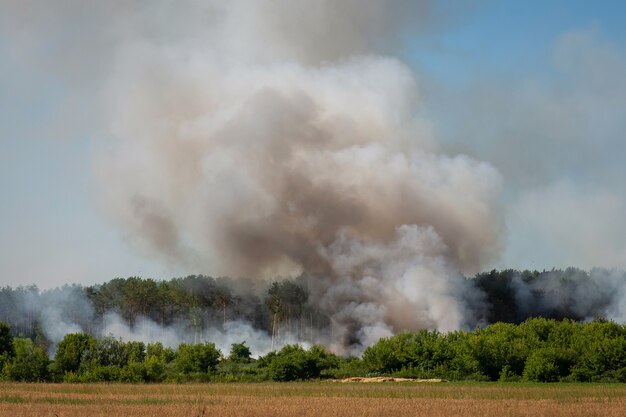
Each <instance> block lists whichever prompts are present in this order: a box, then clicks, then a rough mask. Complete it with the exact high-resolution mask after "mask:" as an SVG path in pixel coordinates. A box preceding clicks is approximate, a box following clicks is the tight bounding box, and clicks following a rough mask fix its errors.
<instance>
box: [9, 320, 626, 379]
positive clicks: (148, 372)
mask: <svg viewBox="0 0 626 417" xmlns="http://www.w3.org/2000/svg"><path fill="white" fill-rule="evenodd" d="M7 327H8V326H6V325H5V324H4V323H0V333H2V332H4V333H7V330H8V329H7ZM0 335H1V334H0ZM2 349H3V351H2V352H1V353H0V366H1V374H0V375H1V377H2V378H3V379H6V380H13V381H67V382H92V381H120V382H160V381H208V380H216V381H262V380H274V381H293V380H308V379H316V378H336V377H346V376H368V375H369V376H371V375H394V376H402V377H417V378H446V379H450V380H480V381H484V380H491V381H496V380H499V381H521V380H525V381H537V382H555V381H618V382H626V326H624V325H619V324H616V323H614V322H606V321H594V322H588V323H579V322H575V321H572V320H569V319H565V320H554V319H545V318H535V319H529V320H526V321H524V322H523V323H521V324H519V325H515V324H511V323H496V324H493V325H490V326H487V327H485V328H482V329H477V330H474V331H456V332H450V333H440V332H437V331H429V330H422V331H419V332H416V333H408V332H404V333H400V334H397V335H395V336H393V337H389V338H383V339H380V340H379V341H378V342H377V343H376V344H374V345H373V346H370V347H368V348H367V349H366V350H365V351H364V353H363V355H362V357H361V358H358V357H347V358H346V357H340V356H338V355H335V354H333V353H330V352H328V351H327V350H326V349H325V348H324V347H322V346H319V345H314V346H311V347H310V348H308V349H306V348H304V347H302V346H299V345H286V346H284V347H283V348H281V349H280V350H278V351H273V352H270V353H268V354H267V355H265V356H262V357H259V358H256V359H254V358H251V356H250V350H249V348H248V347H247V346H246V344H245V342H242V343H235V344H233V345H232V346H231V350H230V353H229V354H225V353H223V352H220V351H219V350H218V349H217V348H216V347H215V345H214V344H212V343H199V344H186V343H183V344H181V345H179V346H178V348H177V349H175V350H174V349H170V348H167V347H164V346H163V345H162V344H161V343H151V344H148V345H145V344H144V343H142V342H132V341H131V342H124V341H122V340H120V339H115V338H113V337H105V338H101V339H95V338H93V337H92V336H90V335H88V334H86V333H71V334H67V335H66V336H65V337H64V338H63V340H62V341H61V342H60V343H59V344H58V345H57V347H56V352H55V354H54V355H53V357H52V358H49V357H48V355H47V354H46V351H45V350H44V348H43V347H42V346H38V345H37V344H36V343H35V342H33V341H32V340H31V339H28V338H21V337H16V338H13V339H12V341H11V346H10V347H9V346H6V343H5V346H3V347H2Z"/></svg>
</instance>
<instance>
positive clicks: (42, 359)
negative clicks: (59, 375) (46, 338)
mask: <svg viewBox="0 0 626 417" xmlns="http://www.w3.org/2000/svg"><path fill="white" fill-rule="evenodd" d="M13 351H14V356H13V358H11V359H10V360H9V361H7V362H6V363H5V364H4V369H3V371H2V373H3V377H4V378H6V379H9V380H11V381H24V382H42V381H47V380H48V365H49V363H50V360H49V359H48V355H47V354H46V352H45V351H44V350H43V349H42V348H41V347H38V346H35V345H34V344H33V341H32V340H30V339H25V338H15V339H13Z"/></svg>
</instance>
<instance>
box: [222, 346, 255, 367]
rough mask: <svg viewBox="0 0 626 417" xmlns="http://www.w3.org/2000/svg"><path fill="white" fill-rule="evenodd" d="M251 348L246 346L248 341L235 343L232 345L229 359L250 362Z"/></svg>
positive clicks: (237, 361)
mask: <svg viewBox="0 0 626 417" xmlns="http://www.w3.org/2000/svg"><path fill="white" fill-rule="evenodd" d="M251 354H252V353H251V352H250V348H249V347H248V346H246V342H241V343H233V344H232V345H230V355H228V359H229V360H230V361H231V362H236V363H248V362H250V355H251Z"/></svg>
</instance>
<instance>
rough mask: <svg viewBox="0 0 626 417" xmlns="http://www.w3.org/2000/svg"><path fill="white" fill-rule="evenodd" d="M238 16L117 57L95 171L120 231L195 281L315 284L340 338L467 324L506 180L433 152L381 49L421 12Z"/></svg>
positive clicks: (247, 9) (291, 11) (354, 5)
mask: <svg viewBox="0 0 626 417" xmlns="http://www.w3.org/2000/svg"><path fill="white" fill-rule="evenodd" d="M388 3H389V4H388ZM227 4H228V5H226V4H224V3H219V6H218V5H217V3H216V4H214V5H213V9H211V10H212V11H211V13H212V14H211V16H212V19H211V22H210V25H209V27H207V28H206V30H203V31H200V32H199V33H197V34H196V35H197V36H189V37H188V38H187V39H186V40H185V41H181V42H178V43H173V44H165V45H163V44H161V43H157V42H153V41H150V40H149V39H145V38H143V39H138V40H137V41H136V42H134V43H129V44H128V45H129V46H127V47H125V48H124V49H123V50H122V51H120V53H119V55H118V59H117V61H116V68H115V71H114V74H113V76H112V78H111V80H110V91H111V95H110V97H109V98H110V104H111V117H112V125H113V128H114V133H115V136H116V140H115V142H114V143H112V144H111V145H110V147H109V148H108V149H107V156H103V157H101V158H99V160H98V170H99V173H100V178H101V179H102V185H103V190H104V201H105V203H106V204H107V206H108V207H109V209H110V211H111V213H112V214H113V215H114V216H115V218H116V219H117V220H118V222H119V224H120V226H121V227H123V228H124V230H126V231H128V232H130V234H131V235H132V237H133V238H134V240H135V242H136V243H137V244H138V245H139V246H140V247H141V248H143V250H146V251H148V252H149V253H151V254H153V255H155V256H156V257H158V258H160V259H165V260H167V261H168V262H173V263H176V264H179V265H183V266H185V267H187V268H189V269H191V270H199V271H207V272H210V273H212V274H223V275H230V276H248V277H258V278H269V277H275V276H296V275H299V274H302V273H306V274H308V275H311V276H315V277H318V279H317V281H315V285H314V287H315V288H314V290H313V291H312V294H314V296H315V297H317V299H318V300H317V301H318V302H319V303H321V304H325V305H328V306H329V310H330V311H331V313H332V314H331V316H332V319H333V320H334V321H336V322H337V326H338V328H341V329H343V331H342V332H341V333H342V334H341V335H339V336H338V339H337V340H341V342H340V343H348V344H355V345H357V346H358V345H362V344H366V343H369V342H370V341H371V340H373V339H374V338H377V337H379V336H381V335H388V334H391V333H394V332H396V331H399V330H402V329H417V328H422V327H429V328H437V329H442V330H451V329H456V328H460V327H462V326H463V325H464V324H466V323H468V322H473V321H474V320H475V312H474V311H473V308H471V307H469V306H468V305H467V303H466V298H469V299H472V298H477V297H479V295H472V291H471V290H468V288H467V287H466V286H465V284H464V281H463V280H462V275H461V274H463V273H465V274H472V273H476V272H478V271H480V270H481V268H483V266H484V265H485V263H486V262H490V261H492V260H494V258H496V257H497V256H498V253H499V250H500V242H501V238H500V234H501V223H502V222H501V215H500V213H499V209H498V206H497V204H496V200H497V198H498V194H499V190H500V182H501V180H500V176H499V174H498V173H497V172H496V170H495V169H493V168H492V167H491V166H490V165H489V164H486V163H483V162H480V161H477V160H474V159H471V158H469V157H466V156H463V155H458V156H450V155H444V154H442V153H440V152H439V151H438V149H437V143H436V139H435V137H434V134H433V132H432V131H431V128H430V125H429V124H428V122H427V121H425V120H422V119H420V117H419V116H418V113H419V112H418V110H419V98H420V97H419V91H418V89H417V83H416V80H415V79H414V77H413V75H412V74H411V72H410V70H409V69H408V68H407V67H406V66H405V65H404V64H402V63H401V62H400V61H399V60H397V59H394V58H390V57H385V56H381V55H377V54H376V53H377V52H379V51H380V50H381V49H380V43H379V42H372V39H379V40H382V39H393V37H394V36H396V35H398V33H397V32H396V31H394V30H391V28H393V27H402V25H401V22H400V21H399V20H394V19H396V18H398V17H399V16H400V17H401V16H406V12H407V11H410V10H412V11H415V10H414V9H412V8H409V9H410V10H409V9H406V10H405V9H403V7H404V6H403V5H402V4H401V2H368V3H367V4H366V5H364V4H362V3H361V2H342V3H341V6H336V5H335V4H336V3H335V2H320V4H319V5H318V6H319V9H316V10H314V11H313V10H310V9H309V7H308V3H306V2H273V3H271V5H272V6H271V7H269V8H267V9H266V8H264V7H260V6H258V5H259V4H260V3H255V2H229V3H227ZM427 10H428V7H426V6H424V9H423V11H427ZM420 16H423V15H420ZM369 29H371V30H372V32H368V30H369ZM326 30H328V31H326ZM331 306H332V307H331Z"/></svg>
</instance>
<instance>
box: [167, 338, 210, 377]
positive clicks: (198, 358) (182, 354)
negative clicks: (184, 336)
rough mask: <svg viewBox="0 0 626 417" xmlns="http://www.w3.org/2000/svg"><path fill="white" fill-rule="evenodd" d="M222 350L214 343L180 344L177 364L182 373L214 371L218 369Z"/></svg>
mask: <svg viewBox="0 0 626 417" xmlns="http://www.w3.org/2000/svg"><path fill="white" fill-rule="evenodd" d="M220 356H221V352H220V351H219V350H218V349H217V348H216V347H215V345H214V344H213V343H204V344H196V345H188V344H186V343H183V344H181V345H180V346H178V352H177V354H176V359H175V364H176V369H177V370H178V372H181V373H182V374H191V373H212V372H214V371H215V370H216V368H217V364H218V362H219V358H220Z"/></svg>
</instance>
